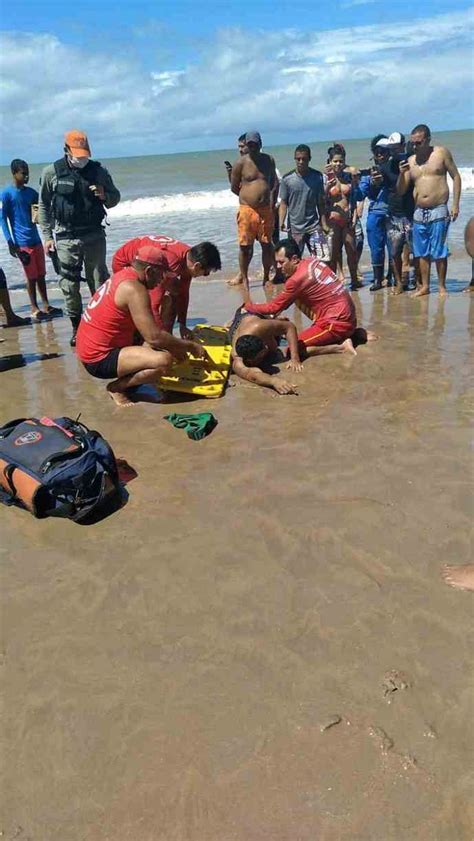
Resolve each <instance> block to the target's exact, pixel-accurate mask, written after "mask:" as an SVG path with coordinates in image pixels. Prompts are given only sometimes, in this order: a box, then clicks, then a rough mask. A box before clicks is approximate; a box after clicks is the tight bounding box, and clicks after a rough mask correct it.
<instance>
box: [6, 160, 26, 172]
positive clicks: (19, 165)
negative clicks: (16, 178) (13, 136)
mask: <svg viewBox="0 0 474 841" xmlns="http://www.w3.org/2000/svg"><path fill="white" fill-rule="evenodd" d="M10 169H11V171H12V175H15V172H20V171H21V172H28V170H29V167H28V164H27V163H26V161H22V159H21V158H13V160H12V162H11V164H10Z"/></svg>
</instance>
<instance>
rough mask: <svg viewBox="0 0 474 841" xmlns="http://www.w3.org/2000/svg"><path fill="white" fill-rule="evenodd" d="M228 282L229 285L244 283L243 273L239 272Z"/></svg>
mask: <svg viewBox="0 0 474 841" xmlns="http://www.w3.org/2000/svg"><path fill="white" fill-rule="evenodd" d="M226 283H227V286H240V285H241V283H243V280H242V275H241V274H238V275H236V276H235V277H233V278H232V279H231V280H227V281H226Z"/></svg>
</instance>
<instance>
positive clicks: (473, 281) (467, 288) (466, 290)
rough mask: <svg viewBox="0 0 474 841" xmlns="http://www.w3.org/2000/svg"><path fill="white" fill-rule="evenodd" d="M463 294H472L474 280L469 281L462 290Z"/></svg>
mask: <svg viewBox="0 0 474 841" xmlns="http://www.w3.org/2000/svg"><path fill="white" fill-rule="evenodd" d="M462 291H463V292H474V280H471V282H470V284H469V286H466V288H465V289H463V290H462Z"/></svg>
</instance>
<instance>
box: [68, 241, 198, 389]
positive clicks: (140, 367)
mask: <svg viewBox="0 0 474 841" xmlns="http://www.w3.org/2000/svg"><path fill="white" fill-rule="evenodd" d="M166 266H167V263H166V261H165V259H164V257H163V254H162V252H161V251H160V249H159V248H153V247H150V246H145V247H142V248H139V249H138V251H137V252H136V254H135V258H134V259H133V260H132V265H131V266H130V267H129V268H126V269H122V271H119V272H117V273H116V274H114V275H112V277H111V278H109V280H107V281H106V282H105V283H104V284H103V285H102V286H101V287H100V288H99V289H98V290H97V292H96V293H95V294H94V295H93V296H92V298H91V300H90V301H89V304H88V306H87V308H86V310H85V312H84V315H83V316H82V319H81V323H80V325H79V329H78V331H77V343H76V353H77V355H78V357H79V359H80V360H81V362H82V364H83V365H84V368H85V369H86V371H88V372H89V374H91V375H92V376H93V377H98V378H99V379H104V380H113V381H112V382H111V383H109V384H108V386H107V391H108V393H109V395H110V397H112V399H113V400H114V401H115V403H117V405H118V406H131V405H132V401H131V400H130V398H129V396H127V390H128V389H129V388H134V387H136V386H139V385H144V384H145V383H153V382H155V381H156V379H157V377H158V376H162V375H164V374H169V373H170V371H171V368H172V365H173V362H174V361H175V360H177V361H180V362H181V361H183V360H184V359H186V356H187V354H188V353H191V354H192V355H193V356H197V357H198V358H200V359H203V360H204V362H206V361H207V362H208V363H209V364H211V360H210V359H209V357H208V356H207V353H206V351H205V350H204V348H203V346H202V345H201V344H199V343H198V342H194V341H189V340H185V339H178V338H176V337H175V336H172V335H171V334H170V333H167V332H166V331H165V330H161V329H160V328H159V327H158V326H157V325H156V323H155V321H154V319H153V315H152V311H151V304H150V294H149V290H151V289H154V288H155V287H156V286H157V285H158V284H159V283H160V282H161V280H162V279H163V276H164V273H165V271H166ZM136 331H138V332H139V333H140V334H141V335H142V336H143V339H144V340H145V344H144V345H140V346H138V345H134V344H133V340H134V334H135V332H136Z"/></svg>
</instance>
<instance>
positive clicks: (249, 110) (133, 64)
mask: <svg viewBox="0 0 474 841" xmlns="http://www.w3.org/2000/svg"><path fill="white" fill-rule="evenodd" d="M470 28H471V18H470V14H469V12H464V13H456V14H447V15H440V16H437V17H432V18H429V19H425V20H417V21H403V22H400V23H399V24H380V25H372V26H358V27H351V28H345V29H339V30H337V31H332V32H322V31H317V32H308V31H305V32H300V31H298V30H296V29H289V30H287V31H285V32H282V31H278V32H273V33H272V32H267V33H265V36H264V37H265V49H262V38H263V36H262V33H257V32H245V31H244V30H242V29H234V30H223V31H221V32H219V33H218V34H217V36H216V38H215V41H214V42H212V43H209V44H208V45H207V47H206V48H205V49H204V50H203V51H202V52H201V54H200V56H199V59H198V60H196V61H194V62H193V63H192V64H191V63H190V64H189V66H187V67H182V68H180V69H179V70H177V69H175V68H172V69H171V68H169V67H166V66H158V67H157V66H155V68H154V69H153V71H152V72H149V71H147V70H145V69H144V67H143V66H142V65H140V64H139V62H138V60H136V59H134V58H133V57H129V56H127V54H119V56H118V57H117V53H115V55H114V56H112V55H108V54H106V53H105V52H101V53H100V54H99V53H93V52H89V51H88V50H87V48H86V47H84V48H82V49H79V48H77V47H71V46H70V45H66V44H64V43H61V41H59V40H58V38H56V37H55V36H53V35H33V34H31V35H28V37H23V38H22V49H21V50H18V41H17V38H16V36H15V34H14V33H12V34H10V35H8V34H6V35H3V36H2V39H1V40H2V43H1V44H0V47H1V51H0V73H1V76H2V78H3V80H4V81H3V83H2V86H1V88H0V103H1V106H0V107H1V109H2V112H3V115H4V118H3V120H2V124H3V132H4V134H3V151H2V157H3V159H4V160H8V159H9V158H11V157H14V156H15V157H16V156H19V157H26V158H27V159H29V160H31V161H34V160H48V159H51V158H53V157H54V156H55V155H56V154H57V153H58V152H60V150H61V148H62V137H63V133H64V131H65V130H67V129H69V128H72V127H78V128H83V129H85V130H86V131H87V132H88V134H89V137H90V139H91V143H92V146H93V152H94V154H95V155H96V156H98V157H106V156H113V155H119V154H124V155H126V154H145V153H153V152H163V151H173V150H174V151H181V150H186V149H193V148H194V149H195V148H206V147H214V148H216V147H219V145H220V146H224V145H233V143H234V139H235V137H236V135H238V134H240V133H241V132H242V131H245V129H246V128H249V127H253V126H256V127H257V128H259V129H260V131H261V132H262V134H263V135H264V140H265V142H266V144H267V145H269V144H270V143H271V142H274V141H275V140H281V139H282V138H283V137H284V136H285V137H286V138H287V139H288V140H290V139H293V138H294V139H298V138H296V137H295V134H299V135H300V137H301V139H305V138H306V139H308V138H310V139H317V138H318V137H319V138H321V139H322V138H330V137H331V136H333V135H334V136H344V137H351V136H363V135H368V134H371V133H375V132H376V131H379V130H380V131H385V132H389V131H391V130H393V129H397V128H400V129H402V130H403V129H410V127H411V125H412V124H413V123H416V122H427V123H430V122H432V123H433V124H434V125H435V127H438V128H442V127H446V128H448V127H449V126H450V125H451V126H452V127H462V126H463V125H469V124H470V122H471V116H472V111H473V108H472V98H471V99H470V91H471V86H470V83H471V80H470V72H471V67H472V55H471V48H470V43H471V38H470V35H469V30H470ZM104 49H105V47H104ZM130 55H133V53H131V54H130ZM147 60H148V64H149V63H150V61H149V56H148V57H147ZM461 91H462V92H464V95H463V96H461V95H460V92H461Z"/></svg>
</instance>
